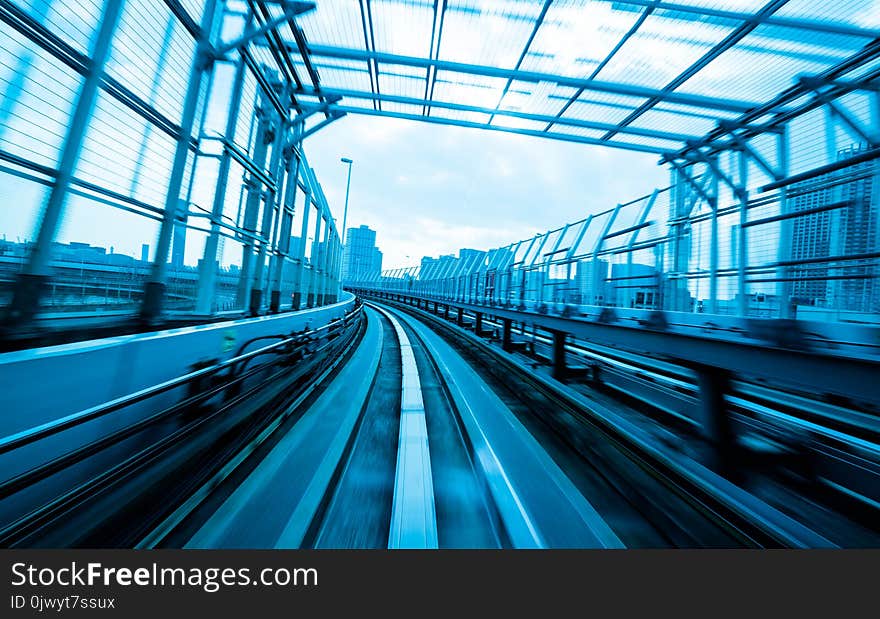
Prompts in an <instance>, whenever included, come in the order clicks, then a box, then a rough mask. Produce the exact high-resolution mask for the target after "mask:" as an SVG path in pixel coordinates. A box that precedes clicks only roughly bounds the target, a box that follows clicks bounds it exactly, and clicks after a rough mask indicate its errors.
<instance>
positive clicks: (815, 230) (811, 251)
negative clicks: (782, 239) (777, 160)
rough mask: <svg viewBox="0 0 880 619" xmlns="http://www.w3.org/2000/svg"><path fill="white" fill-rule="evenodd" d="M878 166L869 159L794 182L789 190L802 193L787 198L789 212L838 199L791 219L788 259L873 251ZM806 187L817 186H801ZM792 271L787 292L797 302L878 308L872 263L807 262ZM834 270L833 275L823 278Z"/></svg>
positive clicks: (878, 213)
mask: <svg viewBox="0 0 880 619" xmlns="http://www.w3.org/2000/svg"><path fill="white" fill-rule="evenodd" d="M853 154H855V152H854V151H853V150H847V151H843V152H841V153H840V155H839V158H840V159H845V158H847V157H850V156H852V155H853ZM878 172H880V169H878V165H877V162H876V161H867V162H863V163H860V164H856V165H854V166H850V167H847V168H844V169H843V170H840V171H837V172H832V173H830V174H827V175H824V176H821V177H819V178H817V179H811V180H809V181H805V182H804V183H803V184H795V185H793V186H792V193H795V194H800V195H795V196H794V197H792V198H791V201H790V205H791V206H790V208H791V210H792V211H793V212H797V211H807V210H811V209H821V208H822V207H826V206H832V205H839V206H838V207H837V208H831V209H830V210H824V211H818V212H814V213H810V214H809V215H804V216H803V217H797V218H795V219H793V220H792V221H791V257H790V259H791V260H792V261H801V260H802V261H811V260H816V259H819V258H830V257H835V256H855V255H860V254H870V253H873V252H876V251H877V249H878V247H880V197H878V193H880V183H878V182H877V176H878ZM841 181H843V182H841ZM808 187H809V188H815V189H811V190H809V191H805V189H806V188H808ZM832 266H834V267H835V268H832ZM790 275H791V277H792V279H793V280H794V281H793V282H792V286H791V296H792V297H793V300H794V302H795V303H796V304H798V305H815V306H819V307H828V308H831V309H840V310H852V311H859V312H873V311H878V310H880V284H878V282H877V281H876V278H877V277H878V275H880V273H877V272H876V267H875V266H873V265H870V264H860V263H859V262H858V261H847V262H843V263H841V262H838V263H834V262H828V263H824V262H808V263H807V264H804V265H799V266H795V267H793V268H792V269H791V271H790ZM832 276H833V278H834V279H826V278H831V277H832Z"/></svg>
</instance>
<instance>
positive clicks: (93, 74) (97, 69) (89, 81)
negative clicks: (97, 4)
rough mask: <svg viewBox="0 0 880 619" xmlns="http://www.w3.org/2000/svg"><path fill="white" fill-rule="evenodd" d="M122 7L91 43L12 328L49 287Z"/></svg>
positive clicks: (112, 8)
mask: <svg viewBox="0 0 880 619" xmlns="http://www.w3.org/2000/svg"><path fill="white" fill-rule="evenodd" d="M122 4H123V2H122V0H106V2H105V3H104V9H103V11H102V12H101V16H100V18H99V21H98V23H99V24H100V26H99V28H98V31H97V32H96V34H95V35H94V38H93V39H92V42H91V43H92V44H91V52H92V53H91V59H90V61H89V62H87V63H86V65H85V66H86V70H85V73H84V75H83V83H82V87H81V88H80V90H79V96H78V97H77V99H76V106H75V107H74V108H73V112H72V114H71V116H70V124H69V125H68V128H67V134H66V135H65V137H64V145H63V146H62V148H61V154H60V156H59V159H58V170H57V172H56V174H55V178H54V181H53V182H52V189H51V190H50V192H49V198H48V200H47V201H46V206H45V207H43V215H42V219H41V221H40V228H39V231H38V232H37V239H36V242H35V243H34V245H33V247H32V249H31V253H30V255H29V256H28V261H27V264H26V265H25V267H24V269H23V270H22V272H21V273H20V274H19V275H18V277H17V279H16V282H15V291H14V293H13V297H12V302H11V304H10V306H9V310H8V312H7V314H6V322H7V323H8V325H9V327H12V328H16V327H21V326H24V325H27V323H29V322H30V321H31V320H33V318H34V316H35V315H36V313H37V309H38V308H39V304H40V299H41V297H42V296H43V293H44V292H45V290H46V288H47V286H48V282H49V262H50V260H51V251H52V242H53V241H54V240H55V236H56V235H57V233H58V227H59V223H60V221H61V215H62V213H63V211H64V206H65V203H66V201H67V190H68V189H69V188H70V182H71V181H72V180H73V172H74V170H75V169H76V164H77V162H78V161H79V156H80V153H81V152H82V144H83V139H84V138H85V134H86V129H87V128H88V124H89V120H90V119H91V117H92V112H93V110H94V108H95V102H96V101H97V98H98V87H99V86H100V84H101V77H102V75H103V74H104V65H105V64H106V62H107V58H108V56H109V55H110V47H111V43H112V41H113V35H114V33H115V32H116V26H117V24H118V23H119V15H120V13H121V12H122ZM181 169H183V168H182V167H181ZM178 188H179V187H178ZM175 199H176V196H175Z"/></svg>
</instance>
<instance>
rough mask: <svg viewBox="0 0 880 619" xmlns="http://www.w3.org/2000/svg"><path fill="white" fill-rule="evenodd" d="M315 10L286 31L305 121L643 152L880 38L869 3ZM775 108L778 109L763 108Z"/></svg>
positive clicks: (738, 0)
mask: <svg viewBox="0 0 880 619" xmlns="http://www.w3.org/2000/svg"><path fill="white" fill-rule="evenodd" d="M316 4H317V8H316V10H313V11H310V12H308V13H306V14H304V15H302V16H300V17H299V18H298V19H297V24H298V27H299V29H300V31H299V32H298V33H297V34H298V35H299V36H296V37H290V36H289V35H287V34H286V35H285V42H286V43H288V44H289V45H290V47H291V48H292V49H296V50H298V51H299V52H300V53H299V54H296V55H292V58H293V59H294V61H293V63H294V66H295V69H296V71H297V73H298V74H299V75H300V76H306V77H304V78H303V80H302V82H303V84H302V87H301V88H300V89H299V90H298V92H297V94H296V100H297V103H298V105H299V106H300V109H301V110H302V111H305V112H309V111H320V112H323V116H324V117H327V116H328V115H330V116H333V115H341V114H343V113H349V114H368V115H384V116H393V117H400V118H409V119H416V120H424V121H427V122H435V123H444V124H456V125H462V126H468V127H478V128H484V129H492V130H499V131H510V132H514V133H523V134H527V135H537V136H541V137H549V138H554V139H560V140H567V141H575V142H583V143H588V144H605V145H609V146H616V147H622V148H627V149H632V150H639V151H645V152H652V153H669V152H675V151H677V150H679V149H681V148H683V147H684V145H686V143H687V142H688V141H691V140H697V139H700V138H702V137H703V136H705V135H706V134H707V133H708V132H710V131H712V130H713V129H715V128H716V127H717V125H718V123H719V121H731V120H735V119H737V118H739V117H740V116H741V115H743V114H745V113H746V112H749V111H750V110H753V109H756V108H760V107H762V106H764V105H766V104H768V103H772V102H773V101H774V100H775V98H776V97H777V96H778V95H779V94H780V93H783V92H784V91H785V90H786V89H788V88H790V87H791V86H792V85H795V84H797V83H798V79H799V77H801V76H816V75H821V74H822V73H823V72H826V71H828V70H830V69H832V68H834V67H837V66H839V65H841V64H842V63H844V62H845V61H846V59H847V58H849V57H851V56H853V55H854V54H855V53H856V52H858V51H859V50H861V49H863V48H864V47H865V46H866V45H869V44H871V43H876V39H877V38H878V37H880V9H878V4H877V3H876V2H874V0H769V1H767V0H670V1H666V0H318V1H317V2H316ZM269 6H270V10H271V11H273V12H275V14H276V15H277V14H280V11H281V8H280V7H279V6H278V5H269ZM309 78H310V79H309ZM788 104H791V102H790V101H789V102H788ZM784 111H785V108H784V107H783V106H782V103H780V104H779V106H778V107H771V108H770V109H769V110H768V112H772V113H779V112H784ZM318 118H320V116H318ZM312 122H316V121H312Z"/></svg>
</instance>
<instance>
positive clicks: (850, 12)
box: [776, 0, 880, 28]
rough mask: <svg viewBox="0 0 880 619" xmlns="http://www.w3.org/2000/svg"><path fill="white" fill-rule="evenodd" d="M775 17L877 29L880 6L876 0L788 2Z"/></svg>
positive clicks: (805, 0)
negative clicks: (823, 21)
mask: <svg viewBox="0 0 880 619" xmlns="http://www.w3.org/2000/svg"><path fill="white" fill-rule="evenodd" d="M776 15H779V16H780V17H782V16H784V17H798V18H803V19H821V20H826V21H833V22H835V23H842V24H850V25H853V26H862V27H865V28H877V27H878V25H880V5H878V4H877V2H876V0H834V1H833V2H829V1H827V0H826V1H825V2H817V0H789V2H788V3H787V4H786V5H785V6H783V7H782V8H781V9H779V10H778V11H777V12H776Z"/></svg>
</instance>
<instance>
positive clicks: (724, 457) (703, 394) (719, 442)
mask: <svg viewBox="0 0 880 619" xmlns="http://www.w3.org/2000/svg"><path fill="white" fill-rule="evenodd" d="M696 371H697V385H698V386H699V389H700V404H699V410H700V424H701V427H702V431H703V436H704V438H705V439H706V441H707V442H708V443H709V447H710V450H711V452H710V454H709V464H710V465H711V466H713V467H715V468H721V469H725V468H728V467H730V466H731V465H732V464H733V457H734V455H735V449H736V437H735V435H734V432H733V426H732V424H731V419H730V413H729V411H728V409H727V400H726V399H725V396H724V394H725V393H727V392H728V391H729V389H730V374H729V373H728V372H726V371H724V370H721V369H719V368H715V367H710V366H700V367H697V368H696Z"/></svg>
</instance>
